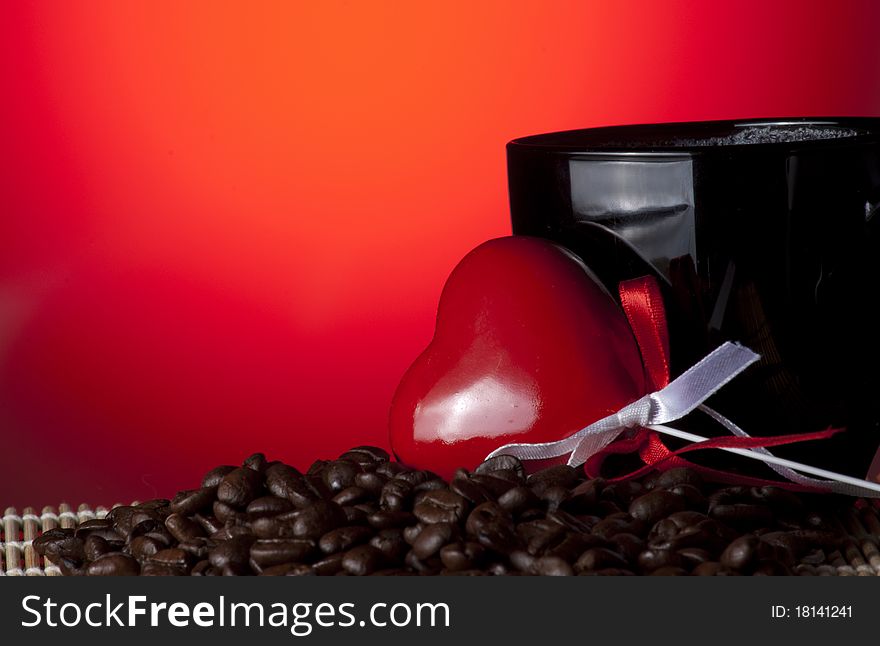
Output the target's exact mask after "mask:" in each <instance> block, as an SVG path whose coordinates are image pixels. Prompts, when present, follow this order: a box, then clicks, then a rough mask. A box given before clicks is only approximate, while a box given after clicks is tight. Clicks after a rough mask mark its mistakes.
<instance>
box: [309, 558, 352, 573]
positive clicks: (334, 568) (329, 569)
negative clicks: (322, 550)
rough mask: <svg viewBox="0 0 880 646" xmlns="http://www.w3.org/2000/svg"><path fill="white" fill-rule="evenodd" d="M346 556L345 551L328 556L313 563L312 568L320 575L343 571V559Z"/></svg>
mask: <svg viewBox="0 0 880 646" xmlns="http://www.w3.org/2000/svg"><path fill="white" fill-rule="evenodd" d="M344 556H345V552H340V553H338V554H331V555H330V556H326V557H324V558H322V559H321V560H320V561H316V562H315V563H313V564H312V569H313V570H314V572H315V574H317V575H318V576H333V575H334V574H338V573H339V572H341V571H342V559H343V557H344Z"/></svg>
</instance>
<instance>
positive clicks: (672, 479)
mask: <svg viewBox="0 0 880 646" xmlns="http://www.w3.org/2000/svg"><path fill="white" fill-rule="evenodd" d="M682 484H685V485H692V486H694V487H696V488H697V489H701V488H702V487H703V477H702V476H701V475H700V474H699V473H697V472H696V471H694V470H693V469H690V468H688V467H676V468H674V469H669V470H668V471H664V472H663V473H661V474H660V475H658V476H657V478H656V479H655V480H654V487H657V488H660V489H668V488H671V487H674V486H676V485H682Z"/></svg>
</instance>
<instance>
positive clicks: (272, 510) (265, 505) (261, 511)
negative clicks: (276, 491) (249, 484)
mask: <svg viewBox="0 0 880 646" xmlns="http://www.w3.org/2000/svg"><path fill="white" fill-rule="evenodd" d="M292 509H293V503H291V502H290V501H289V500H287V499H286V498H279V497H277V496H261V497H260V498H255V499H254V500H251V501H250V502H249V503H248V506H247V509H246V511H247V514H248V516H249V517H250V518H260V517H262V516H277V515H278V514H283V513H284V512H286V511H291V510H292Z"/></svg>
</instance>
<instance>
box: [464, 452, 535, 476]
mask: <svg viewBox="0 0 880 646" xmlns="http://www.w3.org/2000/svg"><path fill="white" fill-rule="evenodd" d="M496 471H512V472H513V473H515V474H516V475H517V476H518V477H519V478H525V473H526V471H525V468H524V467H523V464H522V462H520V461H519V459H518V458H515V457H513V456H512V455H496V456H495V457H494V458H489V459H488V460H484V461H483V462H482V463H480V464H479V465H478V466H477V468H476V469H474V473H480V474H483V473H487V474H489V475H494V472H496Z"/></svg>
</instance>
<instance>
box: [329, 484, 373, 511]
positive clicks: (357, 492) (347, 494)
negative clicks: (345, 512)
mask: <svg viewBox="0 0 880 646" xmlns="http://www.w3.org/2000/svg"><path fill="white" fill-rule="evenodd" d="M369 499H370V492H369V491H367V490H366V489H364V488H362V487H358V486H356V485H352V486H351V487H346V488H345V489H343V490H342V491H340V492H339V493H337V494H336V495H335V496H333V502H335V503H336V504H337V505H342V506H343V507H344V506H346V505H356V504H358V503H361V502H364V501H366V500H369Z"/></svg>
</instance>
